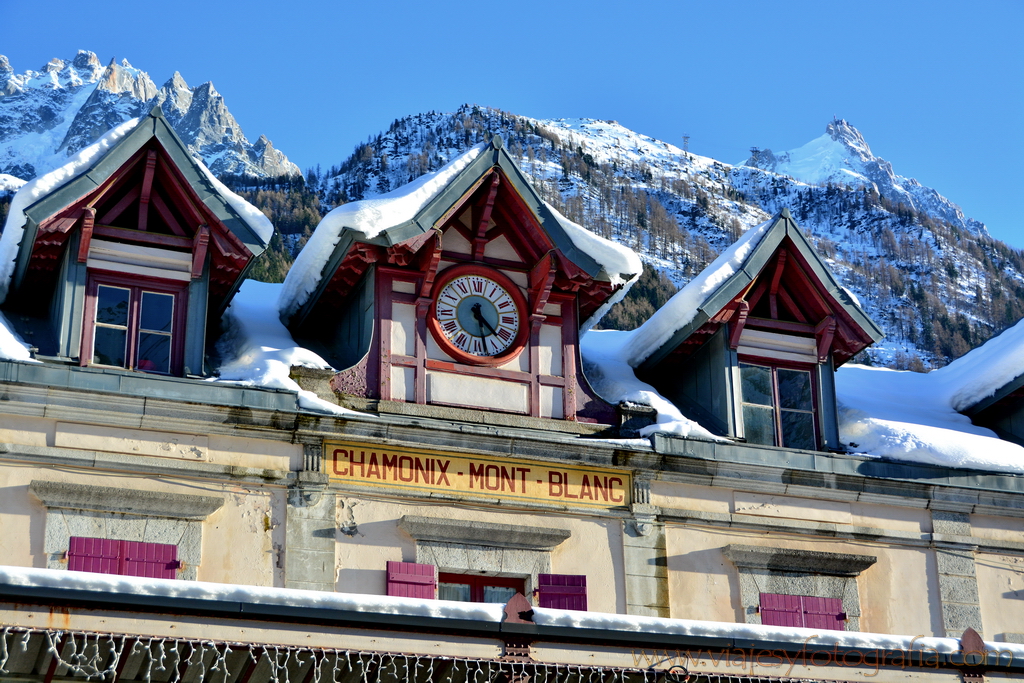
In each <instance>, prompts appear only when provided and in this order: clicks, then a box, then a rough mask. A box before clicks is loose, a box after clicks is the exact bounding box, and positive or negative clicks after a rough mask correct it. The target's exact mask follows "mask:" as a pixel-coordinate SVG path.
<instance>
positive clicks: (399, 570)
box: [387, 562, 437, 600]
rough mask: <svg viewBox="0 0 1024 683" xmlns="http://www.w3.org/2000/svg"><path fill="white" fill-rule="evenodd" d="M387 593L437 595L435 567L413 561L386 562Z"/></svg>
mask: <svg viewBox="0 0 1024 683" xmlns="http://www.w3.org/2000/svg"><path fill="white" fill-rule="evenodd" d="M387 574H388V595H394V596H396V597H400V598H424V599H427V600H433V599H435V598H436V597H437V567H435V566H434V565H432V564H416V563H415V562H388V569H387Z"/></svg>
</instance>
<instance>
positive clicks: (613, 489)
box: [324, 441, 633, 508]
mask: <svg viewBox="0 0 1024 683" xmlns="http://www.w3.org/2000/svg"><path fill="white" fill-rule="evenodd" d="M324 451H325V452H326V455H327V461H328V465H327V466H328V468H329V469H328V473H329V474H330V476H331V478H332V479H333V480H335V481H341V482H345V483H348V484H356V485H361V486H373V487H390V488H400V489H406V490H414V491H421V492H427V493H434V492H439V493H441V492H443V493H451V494H454V495H462V496H470V497H477V496H479V497H486V498H491V499H493V498H495V497H500V498H507V499H514V500H521V501H524V502H526V501H534V502H542V503H556V504H562V505H587V506H591V505H592V506H598V507H603V508H617V507H625V506H627V505H629V493H630V491H632V488H633V487H632V482H631V481H630V475H629V473H628V472H623V471H621V470H609V469H601V468H596V467H587V466H580V465H548V464H544V463H539V462H534V461H529V460H512V459H510V458H499V457H494V456H467V455H460V454H455V453H445V452H443V451H432V450H427V449H424V448H406V447H402V446H382V445H374V444H365V443H352V442H347V441H324Z"/></svg>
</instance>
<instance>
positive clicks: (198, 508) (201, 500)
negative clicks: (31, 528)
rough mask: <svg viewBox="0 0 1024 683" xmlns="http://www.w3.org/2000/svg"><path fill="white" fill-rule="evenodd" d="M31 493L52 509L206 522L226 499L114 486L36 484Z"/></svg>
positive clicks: (32, 485) (63, 483)
mask: <svg viewBox="0 0 1024 683" xmlns="http://www.w3.org/2000/svg"><path fill="white" fill-rule="evenodd" d="M29 490H30V491H31V492H32V493H33V494H35V496H36V498H38V499H39V500H40V502H41V503H42V504H43V505H44V506H46V507H47V508H49V509H65V510H89V511H92V512H116V513H120V514H126V515H140V516H144V517H170V518H173V519H206V518H207V517H209V516H210V515H211V514H213V513H214V512H216V511H217V510H219V509H220V508H221V506H222V505H224V499H223V498H214V497H213V496H196V495H190V494H181V493H160V492H157V491H140V490H138V489H127V488H114V487H111V486H84V485H82V484H68V483H65V482H58V481H39V480H34V481H33V482H32V483H31V484H30V485H29Z"/></svg>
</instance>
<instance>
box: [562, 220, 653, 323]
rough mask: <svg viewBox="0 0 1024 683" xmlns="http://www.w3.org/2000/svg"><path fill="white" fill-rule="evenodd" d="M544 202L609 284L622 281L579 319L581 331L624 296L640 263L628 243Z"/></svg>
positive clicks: (637, 277)
mask: <svg viewBox="0 0 1024 683" xmlns="http://www.w3.org/2000/svg"><path fill="white" fill-rule="evenodd" d="M544 205H545V206H547V207H548V209H549V210H550V211H551V215H553V216H554V217H555V220H557V221H558V224H559V225H560V226H562V230H564V231H565V234H566V235H568V236H569V239H570V240H572V243H573V244H574V245H576V248H577V249H579V250H580V251H582V252H585V253H586V254H587V255H588V256H590V257H591V258H592V259H594V260H595V261H597V262H598V263H599V264H600V265H601V267H602V268H604V272H605V273H607V275H608V277H609V281H610V282H611V283H612V284H613V285H622V287H620V288H619V290H618V291H616V292H615V293H614V294H612V295H611V297H609V298H608V300H607V301H605V302H604V303H603V304H601V306H599V307H598V309H597V310H596V311H594V313H593V314H592V315H591V316H590V317H589V318H588V319H587V320H585V321H583V324H582V325H580V334H585V333H586V332H587V330H589V329H590V328H592V327H593V326H594V325H596V324H597V323H598V322H600V320H601V318H603V317H604V314H605V313H607V312H608V309H610V308H611V307H612V306H614V305H615V304H617V303H618V302H620V301H622V299H623V297H625V296H626V292H628V291H629V288H630V287H632V286H633V283H634V282H636V281H637V279H639V278H640V274H641V273H643V270H644V264H643V262H642V261H641V260H640V257H639V256H638V255H637V253H636V252H635V251H633V250H632V249H630V248H629V247H627V246H625V245H622V244H619V243H618V242H613V241H612V240H609V239H605V238H604V237H601V236H600V235H597V234H595V233H593V232H591V231H589V230H587V229H586V228H584V227H583V226H582V225H580V224H578V223H573V222H572V221H571V220H569V219H568V218H566V217H565V216H563V215H562V214H561V213H559V211H558V209H556V208H555V207H553V206H551V205H550V204H548V203H547V202H545V203H544Z"/></svg>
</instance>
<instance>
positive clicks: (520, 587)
mask: <svg viewBox="0 0 1024 683" xmlns="http://www.w3.org/2000/svg"><path fill="white" fill-rule="evenodd" d="M437 583H438V584H439V585H438V589H440V584H442V583H454V584H458V585H461V586H469V600H470V602H483V601H484V587H485V586H490V587H495V588H511V589H513V590H515V591H516V592H517V593H525V592H526V580H525V579H516V578H512V577H506V576H481V575H479V574H454V573H451V572H441V573H439V574H438V575H437Z"/></svg>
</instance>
